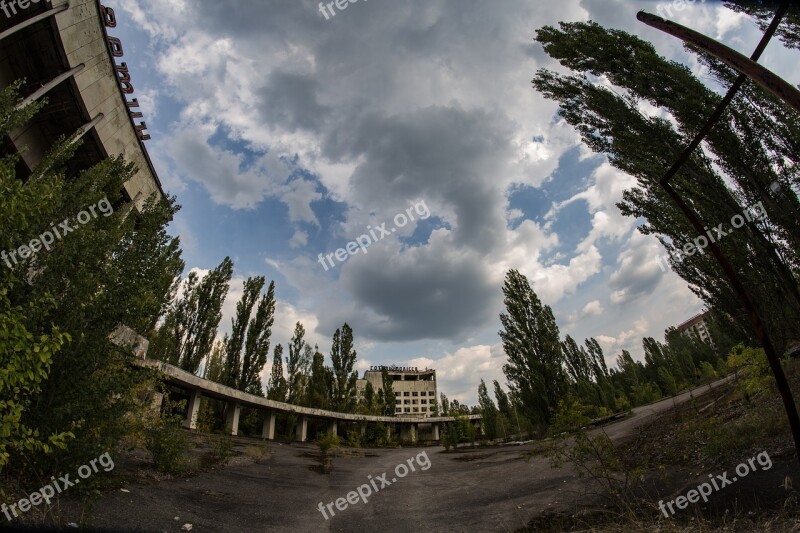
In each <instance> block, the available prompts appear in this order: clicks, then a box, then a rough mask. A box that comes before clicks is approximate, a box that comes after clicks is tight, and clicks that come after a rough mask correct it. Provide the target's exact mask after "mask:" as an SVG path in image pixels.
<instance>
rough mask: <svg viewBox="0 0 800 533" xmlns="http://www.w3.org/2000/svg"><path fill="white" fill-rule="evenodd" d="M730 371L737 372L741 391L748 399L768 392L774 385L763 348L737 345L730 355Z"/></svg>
mask: <svg viewBox="0 0 800 533" xmlns="http://www.w3.org/2000/svg"><path fill="white" fill-rule="evenodd" d="M728 369H729V370H731V371H732V372H736V377H737V379H739V380H740V382H739V390H740V391H741V392H742V393H744V395H745V396H746V397H749V396H752V395H755V394H757V393H758V392H760V391H762V390H767V389H768V387H769V386H770V384H771V383H773V379H774V378H773V377H772V371H771V369H770V367H769V362H768V361H767V354H766V353H765V352H764V349H763V348H750V347H748V346H745V345H744V344H737V345H736V346H734V347H733V349H732V350H731V353H730V355H728Z"/></svg>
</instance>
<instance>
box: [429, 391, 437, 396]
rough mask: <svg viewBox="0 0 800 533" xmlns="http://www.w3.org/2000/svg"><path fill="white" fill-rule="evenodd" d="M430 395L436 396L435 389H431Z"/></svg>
mask: <svg viewBox="0 0 800 533" xmlns="http://www.w3.org/2000/svg"><path fill="white" fill-rule="evenodd" d="M428 396H436V393H435V392H434V391H429V392H428Z"/></svg>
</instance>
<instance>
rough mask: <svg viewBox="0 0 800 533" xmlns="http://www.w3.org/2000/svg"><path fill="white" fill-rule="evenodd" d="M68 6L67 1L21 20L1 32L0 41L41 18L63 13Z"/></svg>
mask: <svg viewBox="0 0 800 533" xmlns="http://www.w3.org/2000/svg"><path fill="white" fill-rule="evenodd" d="M68 8H69V3H68V2H65V3H63V4H61V5H60V6H58V7H54V8H53V9H48V10H47V11H45V12H44V13H41V14H39V15H36V16H35V17H31V18H29V19H28V20H26V21H24V22H20V23H19V24H17V25H16V26H12V27H10V28H8V29H7V30H6V31H4V32H2V33H0V41H2V40H3V39H5V38H6V37H8V36H9V35H14V34H15V33H17V32H18V31H20V30H24V29H25V28H27V27H28V26H32V25H33V24H36V23H37V22H39V21H40V20H44V19H46V18H49V17H52V16H53V15H55V14H56V13H61V12H62V11H66V10H67V9H68Z"/></svg>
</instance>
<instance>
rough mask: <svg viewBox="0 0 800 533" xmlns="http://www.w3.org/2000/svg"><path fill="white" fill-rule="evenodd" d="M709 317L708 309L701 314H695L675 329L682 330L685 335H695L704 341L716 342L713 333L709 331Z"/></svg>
mask: <svg viewBox="0 0 800 533" xmlns="http://www.w3.org/2000/svg"><path fill="white" fill-rule="evenodd" d="M707 317H708V311H706V312H705V313H700V314H699V315H695V316H693V317H692V318H690V319H689V320H687V321H686V322H684V323H683V324H681V325H679V326H678V327H677V328H675V329H677V330H678V331H680V332H681V333H682V334H683V335H686V336H691V335H695V336H697V337H698V338H699V339H700V340H701V341H703V342H707V343H709V344H714V341H713V339H712V338H711V334H710V333H709V332H708V327H707V326H706V318H707Z"/></svg>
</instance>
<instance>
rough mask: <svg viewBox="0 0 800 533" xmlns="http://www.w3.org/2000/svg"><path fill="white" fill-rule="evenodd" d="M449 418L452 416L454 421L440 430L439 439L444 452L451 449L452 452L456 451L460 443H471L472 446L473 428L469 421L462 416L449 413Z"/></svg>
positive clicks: (473, 441)
mask: <svg viewBox="0 0 800 533" xmlns="http://www.w3.org/2000/svg"><path fill="white" fill-rule="evenodd" d="M451 416H454V417H455V419H454V420H453V421H452V422H449V423H447V424H446V425H445V426H444V427H443V428H442V434H441V438H442V444H443V445H444V447H445V451H450V448H451V447H452V448H453V450H457V449H458V445H459V444H462V443H467V442H471V443H472V444H473V445H474V444H475V428H474V427H473V426H472V423H471V422H470V420H469V419H468V418H467V417H466V416H464V415H463V414H455V415H454V414H453V413H451Z"/></svg>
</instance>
